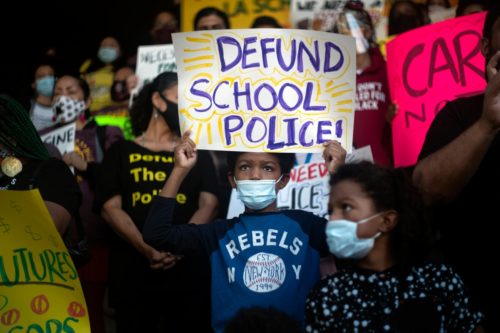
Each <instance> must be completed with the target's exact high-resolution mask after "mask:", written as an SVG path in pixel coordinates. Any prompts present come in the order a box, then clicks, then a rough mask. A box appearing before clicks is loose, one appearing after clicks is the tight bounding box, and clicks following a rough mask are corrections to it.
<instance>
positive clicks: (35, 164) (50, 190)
mask: <svg viewBox="0 0 500 333" xmlns="http://www.w3.org/2000/svg"><path fill="white" fill-rule="evenodd" d="M0 162H2V172H0V190H28V189H31V188H37V189H38V190H39V191H40V195H41V196H42V198H43V200H44V201H45V205H46V207H47V210H48V211H49V213H50V216H51V217H52V220H53V221H54V224H55V226H56V228H57V231H58V232H59V234H60V235H61V236H63V235H64V234H65V233H66V230H67V229H68V226H69V225H70V222H71V220H72V218H74V217H75V216H76V215H77V212H78V208H79V207H80V202H81V194H80V190H79V188H78V185H77V183H76V181H75V179H74V177H73V175H72V174H71V171H70V170H69V168H68V167H67V166H66V165H65V164H64V162H62V161H60V160H57V159H55V158H49V153H48V152H47V149H46V148H45V146H44V145H43V143H42V140H41V139H40V137H39V136H38V133H37V131H36V129H35V127H34V125H33V123H32V122H31V120H30V117H29V113H28V111H26V110H25V109H24V108H23V107H22V106H21V105H20V104H19V103H18V102H17V101H15V100H14V99H12V98H11V97H9V96H7V95H0Z"/></svg>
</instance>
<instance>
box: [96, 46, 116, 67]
mask: <svg viewBox="0 0 500 333" xmlns="http://www.w3.org/2000/svg"><path fill="white" fill-rule="evenodd" d="M97 57H98V58H99V60H101V61H102V62H103V63H105V64H109V63H112V62H113V61H115V60H116V58H118V50H117V49H116V48H114V47H110V46H103V47H101V48H100V49H99V51H97Z"/></svg>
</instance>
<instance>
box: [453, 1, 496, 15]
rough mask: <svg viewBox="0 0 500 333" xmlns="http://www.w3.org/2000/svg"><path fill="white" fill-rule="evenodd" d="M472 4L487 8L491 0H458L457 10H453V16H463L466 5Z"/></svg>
mask: <svg viewBox="0 0 500 333" xmlns="http://www.w3.org/2000/svg"><path fill="white" fill-rule="evenodd" d="M472 5H478V6H481V7H482V8H483V9H484V10H488V9H489V8H490V5H491V0H460V1H458V6H457V10H456V12H455V16H456V17H459V16H463V15H464V12H465V10H466V9H467V7H469V6H472Z"/></svg>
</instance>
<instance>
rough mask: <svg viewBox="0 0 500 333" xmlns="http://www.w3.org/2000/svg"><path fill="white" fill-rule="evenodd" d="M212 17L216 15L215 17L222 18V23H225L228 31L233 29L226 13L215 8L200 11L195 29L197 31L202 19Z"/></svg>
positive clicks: (195, 18)
mask: <svg viewBox="0 0 500 333" xmlns="http://www.w3.org/2000/svg"><path fill="white" fill-rule="evenodd" d="M210 15H215V16H218V17H220V18H221V19H222V21H223V22H224V25H225V27H226V29H231V24H230V23H229V18H228V17H227V14H226V13H225V12H223V11H222V10H220V9H218V8H215V7H205V8H202V9H200V11H199V12H198V13H196V16H195V17H194V21H193V29H194V30H196V27H197V26H198V22H199V21H200V20H201V19H202V18H204V17H206V16H210Z"/></svg>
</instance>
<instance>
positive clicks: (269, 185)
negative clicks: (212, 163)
mask: <svg viewBox="0 0 500 333" xmlns="http://www.w3.org/2000/svg"><path fill="white" fill-rule="evenodd" d="M282 177H283V175H281V176H280V178H278V180H274V179H261V180H236V178H234V181H235V182H236V193H237V195H238V199H240V200H241V201H243V204H244V205H245V207H248V208H250V209H252V210H262V209H264V208H266V207H268V206H269V205H270V204H272V203H273V202H274V201H275V200H276V183H278V182H279V181H280V180H281V178H282Z"/></svg>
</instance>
